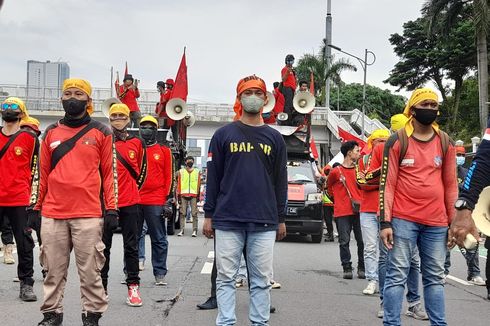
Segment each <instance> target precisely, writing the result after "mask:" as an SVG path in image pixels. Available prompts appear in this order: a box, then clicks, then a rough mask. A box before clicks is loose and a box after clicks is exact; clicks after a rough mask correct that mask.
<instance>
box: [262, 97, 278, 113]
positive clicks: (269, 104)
mask: <svg viewBox="0 0 490 326" xmlns="http://www.w3.org/2000/svg"><path fill="white" fill-rule="evenodd" d="M266 95H267V104H266V105H264V108H263V109H262V113H269V112H271V111H272V110H273V109H274V106H275V105H276V98H275V97H274V95H272V93H271V92H267V93H266Z"/></svg>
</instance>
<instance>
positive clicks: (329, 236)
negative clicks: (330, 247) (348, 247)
mask: <svg viewBox="0 0 490 326" xmlns="http://www.w3.org/2000/svg"><path fill="white" fill-rule="evenodd" d="M334 241H335V239H334V237H333V233H327V234H326V235H325V242H334Z"/></svg>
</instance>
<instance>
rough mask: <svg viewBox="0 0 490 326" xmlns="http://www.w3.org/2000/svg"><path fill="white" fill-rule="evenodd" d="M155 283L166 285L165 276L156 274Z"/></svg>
mask: <svg viewBox="0 0 490 326" xmlns="http://www.w3.org/2000/svg"><path fill="white" fill-rule="evenodd" d="M155 285H158V286H165V285H167V282H165V276H155Z"/></svg>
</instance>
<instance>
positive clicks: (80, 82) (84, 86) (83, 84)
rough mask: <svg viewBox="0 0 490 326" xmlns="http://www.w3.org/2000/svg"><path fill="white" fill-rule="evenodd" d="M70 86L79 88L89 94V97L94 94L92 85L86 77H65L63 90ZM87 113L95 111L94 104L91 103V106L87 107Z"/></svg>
mask: <svg viewBox="0 0 490 326" xmlns="http://www.w3.org/2000/svg"><path fill="white" fill-rule="evenodd" d="M68 88H78V89H79V90H81V91H83V92H84V93H85V94H87V95H88V97H91V96H92V86H91V85H90V83H89V82H88V81H86V80H84V79H78V78H68V79H65V81H64V82H63V91H65V90H66V89H68ZM87 113H88V114H92V113H94V107H93V105H92V104H89V106H88V107H87Z"/></svg>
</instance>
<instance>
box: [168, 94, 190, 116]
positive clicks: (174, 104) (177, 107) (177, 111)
mask: <svg viewBox="0 0 490 326" xmlns="http://www.w3.org/2000/svg"><path fill="white" fill-rule="evenodd" d="M165 112H167V115H168V117H169V118H170V119H172V120H175V121H177V120H182V119H184V118H185V116H186V115H187V104H186V103H185V101H184V100H183V99H181V98H173V99H171V100H170V101H168V102H167V105H166V106H165Z"/></svg>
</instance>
